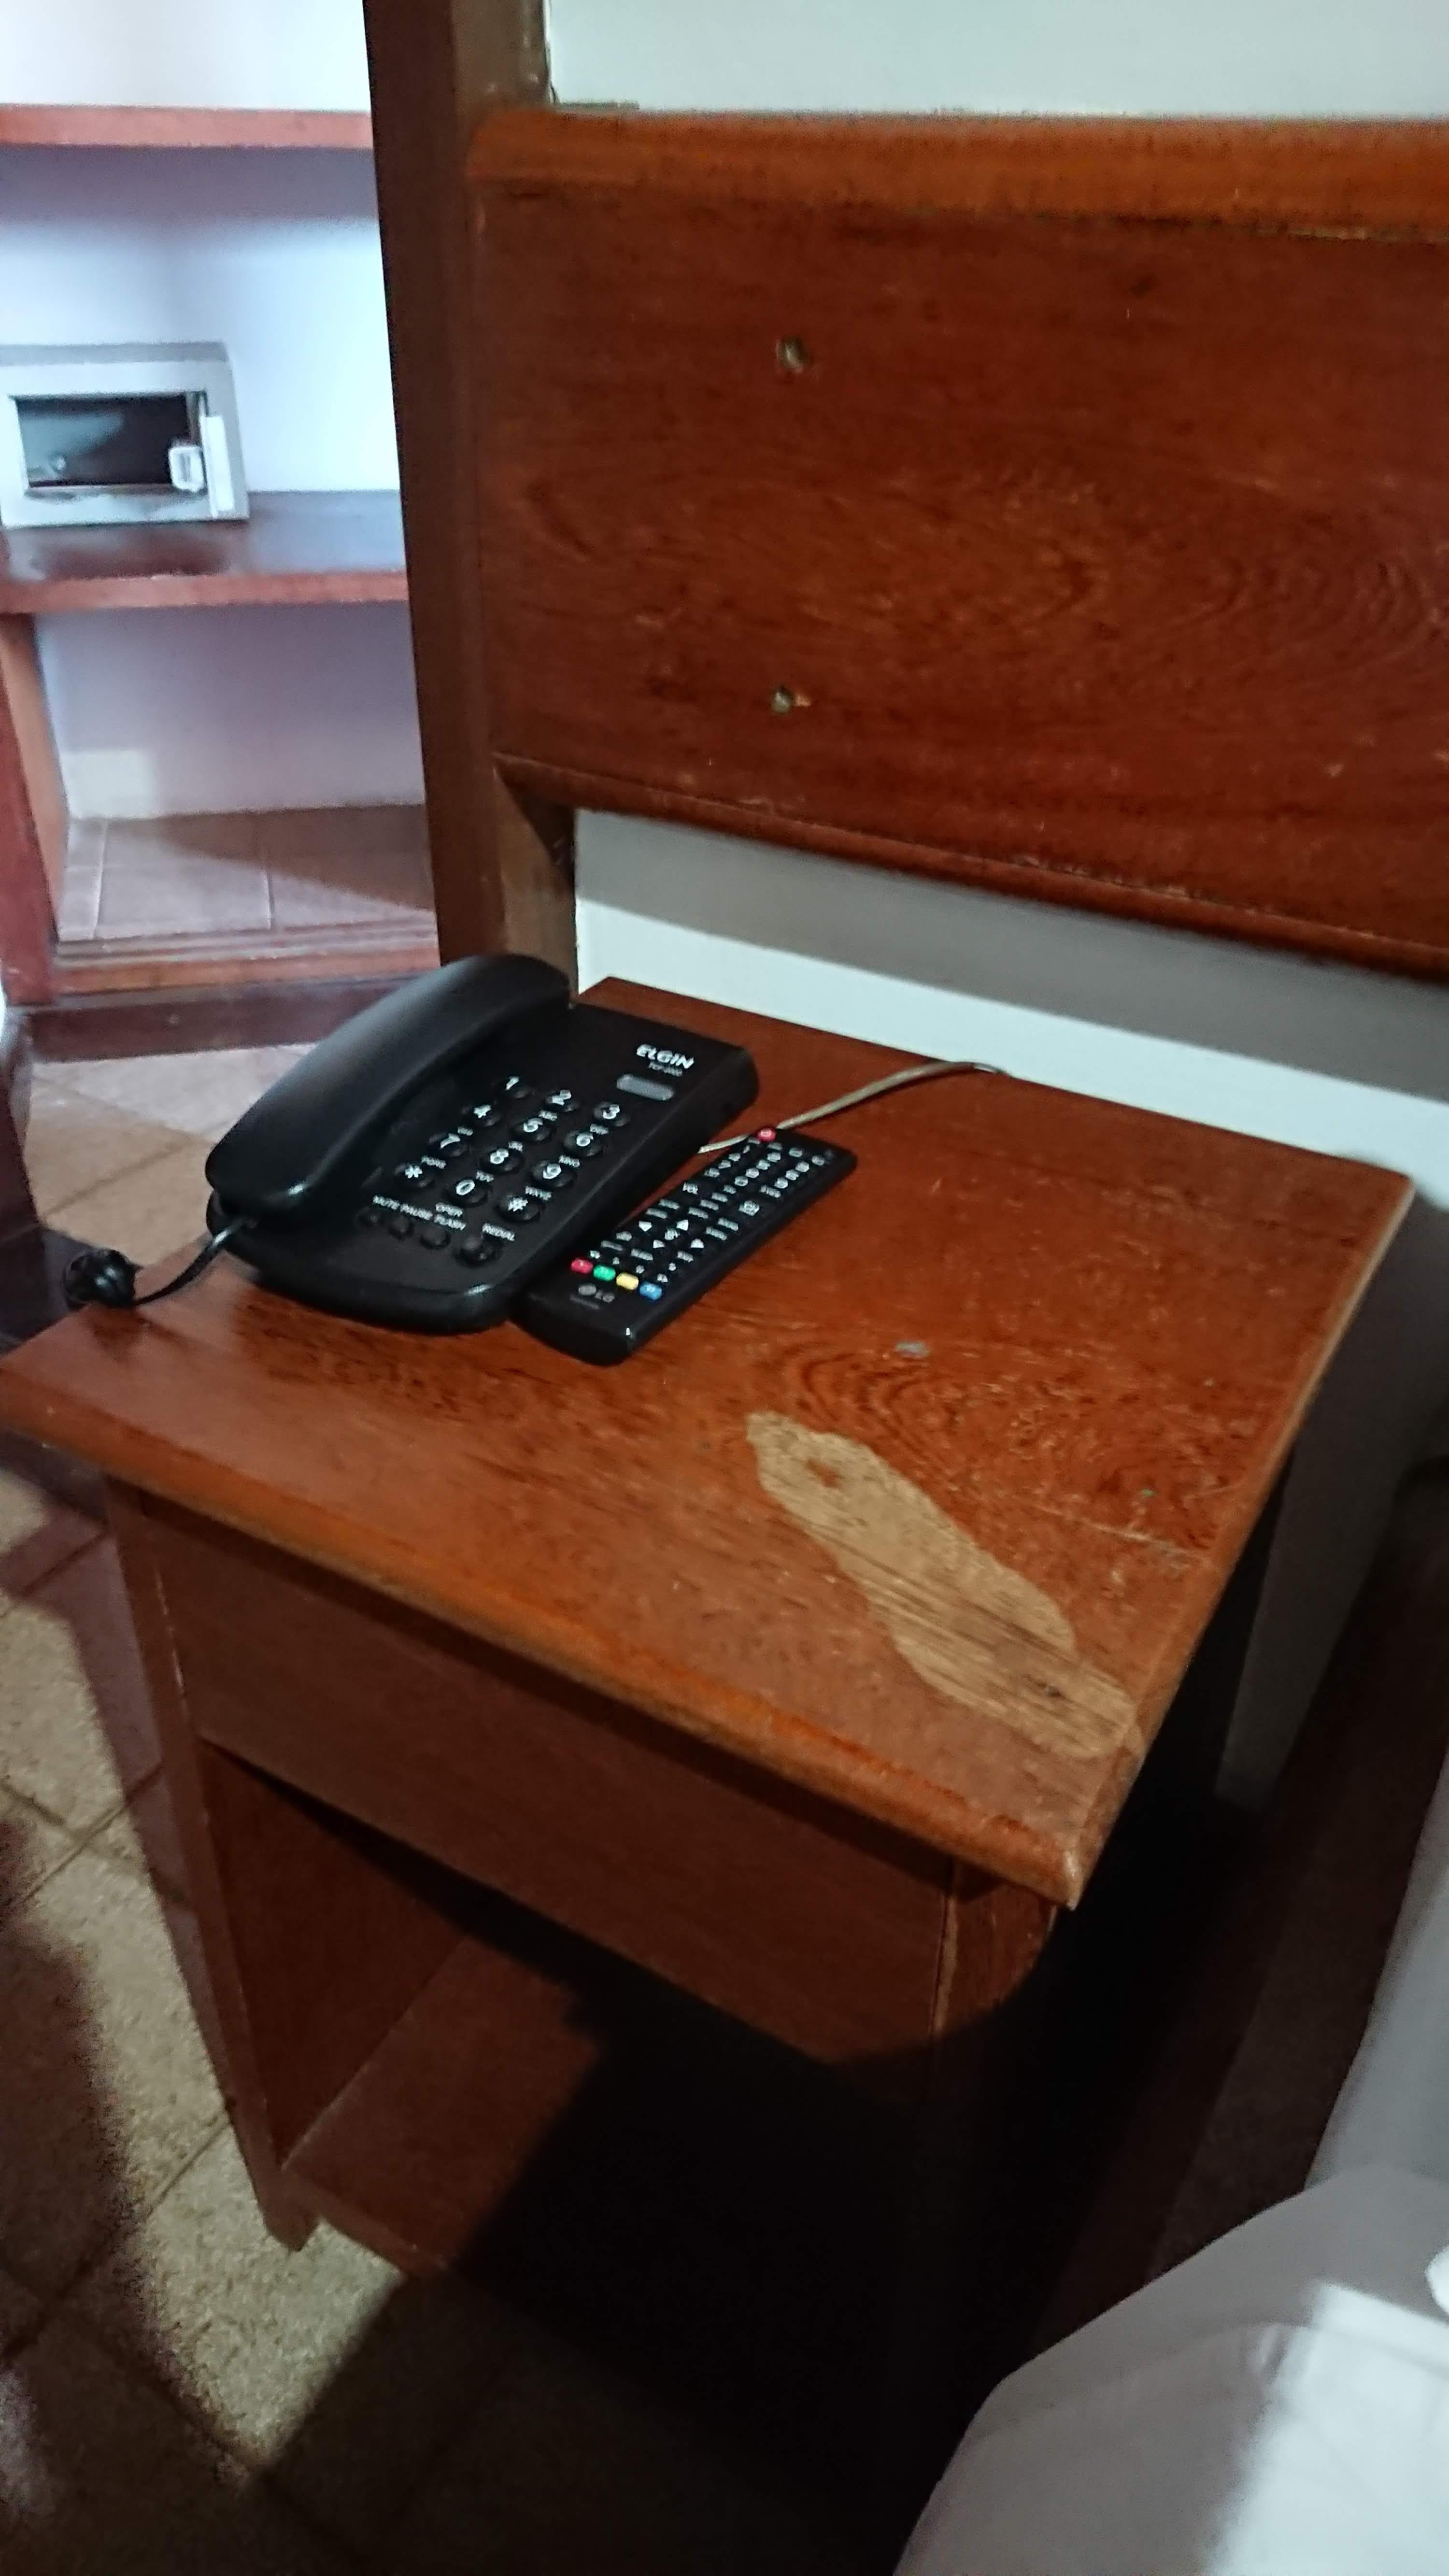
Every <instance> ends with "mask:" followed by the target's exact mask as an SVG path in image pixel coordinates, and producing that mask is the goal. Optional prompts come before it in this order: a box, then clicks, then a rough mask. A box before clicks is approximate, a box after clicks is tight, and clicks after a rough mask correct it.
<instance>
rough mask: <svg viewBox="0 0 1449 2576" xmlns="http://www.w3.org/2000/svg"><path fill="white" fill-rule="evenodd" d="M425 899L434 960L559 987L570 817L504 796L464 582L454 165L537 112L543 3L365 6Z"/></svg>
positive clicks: (462, 249)
mask: <svg viewBox="0 0 1449 2576" xmlns="http://www.w3.org/2000/svg"><path fill="white" fill-rule="evenodd" d="M365 14H366V20H367V45H368V59H369V62H370V65H371V72H372V105H373V131H374V138H375V149H376V155H377V184H378V199H379V208H380V213H381V221H382V252H383V267H384V271H385V274H386V281H387V306H388V328H389V334H390V338H391V343H392V372H393V389H394V395H395V400H396V405H397V427H398V448H399V455H400V462H401V471H402V496H403V518H404V526H405V531H406V539H407V558H408V595H409V600H410V603H411V611H412V629H413V658H414V663H415V667H416V672H417V690H418V718H419V723H420V726H421V730H422V741H423V769H424V776H425V779H426V785H427V799H428V830H429V836H430V840H431V845H432V864H433V893H434V900H435V902H436V906H437V914H438V941H439V946H440V948H441V950H442V954H443V956H444V957H445V958H448V957H458V956H466V955H468V954H469V953H470V952H472V951H474V950H478V949H489V948H528V949H532V950H533V951H534V952H535V953H536V954H538V955H540V956H545V957H549V958H551V959H552V960H553V961H554V962H555V963H556V964H558V965H560V966H563V967H564V968H565V969H566V970H567V971H568V972H569V973H570V974H572V972H573V969H574V924H573V867H572V858H573V817H572V814H571V812H570V811H569V809H568V808H567V807H563V806H557V805H545V804H543V803H541V802H540V803H535V802H534V801H533V800H529V801H528V802H527V803H525V802H524V801H522V800H520V799H519V798H517V797H516V796H514V795H513V794H512V793H511V792H510V791H509V790H508V789H507V788H506V787H504V786H503V785H502V783H501V781H500V780H499V778H498V776H497V772H496V769H495V766H494V758H493V740H492V727H491V722H490V704H489V687H488V663H487V644H488V635H487V619H488V603H487V600H486V598H485V597H484V595H483V590H482V585H481V582H480V578H479V569H478V566H479V525H478V492H477V466H476V457H477V437H476V420H477V409H478V386H477V383H476V381H475V358H476V341H477V334H476V328H475V317H474V292H473V255H472V237H471V232H470V228H469V221H468V213H467V204H466V199H465V194H464V187H463V164H464V154H465V151H466V147H467V142H468V137H469V134H470V133H471V131H472V128H473V126H474V124H475V123H476V121H477V119H478V118H479V117H480V116H481V115H482V114H484V112H485V111H486V110H487V109H488V108H490V107H495V106H499V105H503V104H507V103H512V102H518V101H525V100H532V101H539V100H543V99H546V98H547V95H548V56H547V51H546V47H545V43H544V29H543V0H365Z"/></svg>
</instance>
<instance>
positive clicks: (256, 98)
mask: <svg viewBox="0 0 1449 2576" xmlns="http://www.w3.org/2000/svg"><path fill="white" fill-rule="evenodd" d="M0 96H4V97H7V98H15V99H36V100H49V101H52V102H54V101H63V100H72V101H74V100H82V101H84V100H90V101H99V102H103V103H122V104H125V103H132V104H136V103H139V104H147V103H159V104H178V105H192V106H296V107H338V108H365V107H366V105H367V81H366V63H365V57H364V52H363V44H362V13H361V7H360V0H254V5H251V6H249V7H248V8H246V9H235V8H231V9H223V8H221V7H220V6H218V5H216V0H211V5H200V0H198V5H195V6H184V5H182V0H128V5H127V6H125V7H124V8H121V7H117V6H116V5H115V0H84V5H82V6H79V7H69V8H67V9H66V10H65V11H63V12H48V11H44V10H34V11H23V10H20V9H18V8H15V9H4V10H0ZM107 340H220V341H222V342H223V343H224V344H225V346H226V348H227V351H228V353H229V355H230V358H231V362H232V369H233V373H234V376H235V381H236V392H237V407H238V412H239V416H240V421H241V433H242V447H243V455H244V463H245V469H246V474H247V479H248V481H249V483H250V484H251V486H252V488H253V489H255V490H258V491H318V490H328V489H342V490H378V489H389V488H395V487H396V483H397V450H396V445H395V441H394V438H393V426H392V386H391V378H390V374H389V369H388V352H387V324H386V315H385V310H384V305H383V289H382V264H381V259H380V255H379V249H378V237H377V209H376V201H375V196H374V190H373V179H372V165H371V162H370V160H369V158H368V156H367V155H366V154H365V153H343V152H211V151H207V152H197V153H187V152H124V151H106V152H92V151H33V150H26V151H17V150H8V151H6V150H0V341H19V342H24V341H42V342H57V341H58V342H78V343H89V342H97V341H101V342H103V341H107ZM41 650H42V656H43V660H44V664H45V671H46V677H47V683H48V686H49V688H50V691H51V699H52V708H53V713H54V718H55V723H56V729H57V738H58V745H59V749H60V755H61V766H62V770H63V773H64V776H65V780H66V786H67V791H68V793H69V795H70V798H71V802H72V805H73V807H74V810H75V811H76V812H77V813H78V814H99V813H128V814H130V813H138V812H142V813H158V812H166V811H177V810H185V809H186V808H187V807H189V806H196V807H200V808H207V809H211V808H216V809H224V808H226V807H228V806H232V805H238V804H240V805H249V806H267V805H279V804H299V803H300V804H333V803H345V802H365V801H368V800H369V799H370V798H371V797H372V796H373V795H374V794H381V795H385V796H387V797H388V798H389V799H391V798H394V797H397V798H412V797H415V796H417V795H418V794H419V793H420V792H421V788H420V770H419V762H418V752H417V724H416V711H415V706H414V698H413V683H412V666H411V660H410V656H409V652H408V644H407V620H406V613H405V611H403V610H400V609H393V608H367V609H358V610H346V611H343V610H337V611H318V610H314V609H304V608H297V609H287V610H267V611H256V610H227V611H220V612H215V613H207V614H205V615H203V614H200V613H191V614H189V615H187V616H186V617H185V618H184V619H182V618H180V617H176V616H164V615H163V616H155V617H151V616H144V617H143V616H127V617H124V618H119V619H114V618H110V617H106V616H101V617H92V618H79V617H71V618H61V619H50V620H47V621H43V624H42V632H41Z"/></svg>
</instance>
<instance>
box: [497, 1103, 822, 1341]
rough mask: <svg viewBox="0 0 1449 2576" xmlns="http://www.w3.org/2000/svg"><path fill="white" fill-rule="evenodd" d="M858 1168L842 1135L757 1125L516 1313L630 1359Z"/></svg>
mask: <svg viewBox="0 0 1449 2576" xmlns="http://www.w3.org/2000/svg"><path fill="white" fill-rule="evenodd" d="M854 1169H855V1156H854V1155H853V1154H848V1153H847V1152H846V1151H845V1148H844V1147H843V1146H841V1145H826V1144H822V1143H821V1141H820V1139H819V1138H818V1137H816V1136H803V1135H799V1134H797V1133H796V1132H795V1131H794V1130H788V1129H787V1130H785V1131H783V1132H778V1131H777V1130H776V1129H775V1128H773V1127H761V1128H759V1129H758V1130H757V1131H756V1133H755V1134H754V1135H753V1136H742V1137H741V1138H740V1141H739V1143H738V1144H737V1145H730V1146H728V1147H726V1149H725V1150H724V1152H723V1153H720V1154H717V1155H715V1156H714V1157H713V1158H712V1160H711V1161H710V1162H709V1163H707V1164H706V1165H705V1167H704V1169H703V1170H702V1171H697V1172H695V1173H694V1174H693V1175H692V1176H691V1178H690V1179H689V1180H687V1181H675V1182H674V1183H673V1185H672V1186H671V1187H670V1188H669V1189H668V1190H666V1191H665V1193H664V1195H663V1197H662V1198H657V1199H655V1200H653V1201H652V1202H651V1204H650V1205H649V1206H648V1207H645V1208H641V1209H640V1211H639V1213H638V1215H637V1216H631V1217H630V1218H629V1219H628V1221H627V1222H626V1223H625V1224H623V1225H619V1226H616V1227H615V1228H614V1229H613V1231H612V1233H609V1234H602V1235H601V1236H600V1237H599V1240H598V1241H597V1242H596V1243H595V1244H594V1245H593V1246H592V1248H591V1249H581V1250H580V1251H579V1252H577V1253H576V1254H575V1255H574V1257H573V1258H572V1259H571V1260H569V1261H565V1262H562V1263H560V1265H559V1266H558V1268H557V1269H555V1270H550V1271H548V1272H546V1273H545V1275H544V1277H543V1278H542V1279H540V1280H539V1281H538V1282H537V1284H536V1285H535V1286H534V1287H532V1288H530V1289H529V1290H528V1291H527V1292H526V1294H525V1295H524V1296H523V1298H522V1299H521V1301H520V1303H519V1304H518V1305H517V1306H516V1307H515V1308H514V1313H513V1320H514V1322H515V1323H518V1324H522V1325H523V1326H524V1327H525V1328H526V1330H527V1331H528V1332H530V1333H533V1334H535V1335H536V1336H537V1338H538V1340H539V1341H541V1342H551V1343H552V1344H553V1346H554V1349H555V1350H560V1351H568V1352H569V1353H570V1354H571V1355H572V1357H573V1358H575V1359H580V1360H594V1361H596V1362H597V1363H598V1364H599V1365H600V1366H602V1367H605V1368H607V1367H608V1366H609V1364H610V1363H611V1362H612V1361H615V1360H626V1359H628V1357H629V1355H630V1353H631V1351H637V1350H639V1349H641V1348H642V1346H643V1344H644V1343H645V1342H649V1341H652V1340H653V1338H654V1335H655V1334H656V1333H661V1332H662V1331H663V1330H664V1327H665V1325H666V1324H672V1323H673V1321H674V1318H675V1316H676V1315H681V1314H683V1312H684V1309H685V1307H686V1306H692V1305H693V1304H694V1301H695V1299H696V1297H702V1296H703V1295H704V1293H705V1291H706V1289H709V1288H713V1287H714V1286H715V1285H716V1283H717V1282H718V1281H719V1280H721V1279H723V1278H724V1276H725V1274H726V1272H728V1271H731V1270H733V1269H734V1268H735V1267H736V1266H737V1264H738V1263H740V1262H741V1261H745V1260H747V1259H748V1258H749V1255H750V1254H751V1253H752V1252H758V1250H759V1248H760V1246H761V1244H762V1243H765V1242H768V1240H769V1238H770V1236H771V1235H772V1234H778V1233H779V1231H780V1228H781V1226H782V1225H788V1224H789V1222H790V1219H791V1218H792V1216H798V1215H799V1213H800V1211H801V1209H802V1208H807V1207H809V1206H811V1205H812V1204H813V1202H814V1201H815V1200H816V1199H818V1198H823V1197H824V1195H825V1192H826V1191H827V1190H833V1189H834V1187H835V1184H836V1182H837V1181H843V1180H844V1179H845V1177H846V1174H847V1173H848V1172H853V1171H854Z"/></svg>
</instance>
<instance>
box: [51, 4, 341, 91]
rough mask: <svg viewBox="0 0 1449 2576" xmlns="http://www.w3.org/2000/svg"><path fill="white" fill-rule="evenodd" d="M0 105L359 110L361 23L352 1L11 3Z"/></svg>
mask: <svg viewBox="0 0 1449 2576" xmlns="http://www.w3.org/2000/svg"><path fill="white" fill-rule="evenodd" d="M0 98H5V99H10V100H24V101H25V102H26V103H27V104H36V103H39V104H43V105H46V104H48V105H59V104H62V103H65V104H76V103H80V104H88V105H91V106H97V107H333V108H365V107H366V105H367V58H366V54H365V51H364V48H363V41H362V14H361V10H360V8H359V7H358V6H357V0H65V4H64V6H63V7H60V8H47V7H45V6H44V5H29V0H8V5H7V6H6V7H5V8H4V9H3V10H0Z"/></svg>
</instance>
